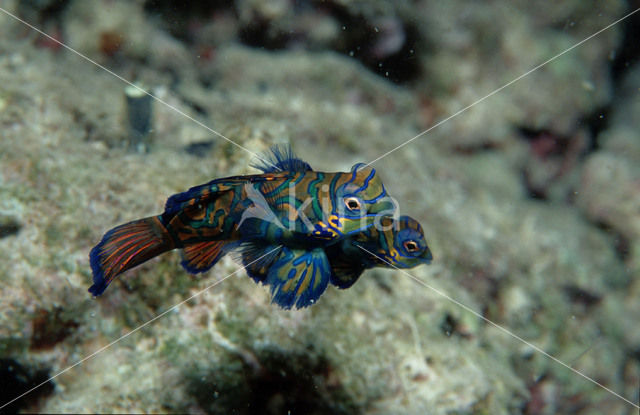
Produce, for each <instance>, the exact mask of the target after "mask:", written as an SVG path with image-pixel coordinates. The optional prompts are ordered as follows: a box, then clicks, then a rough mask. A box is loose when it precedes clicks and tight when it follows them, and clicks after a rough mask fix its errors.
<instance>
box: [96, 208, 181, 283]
mask: <svg viewBox="0 0 640 415" xmlns="http://www.w3.org/2000/svg"><path fill="white" fill-rule="evenodd" d="M174 248H175V243H174V242H173V240H172V238H171V236H170V235H169V232H168V231H167V229H166V228H165V227H164V225H163V224H162V221H161V219H160V217H158V216H152V217H149V218H144V219H139V220H135V221H133V222H129V223H125V224H124V225H120V226H117V227H115V228H113V229H111V230H110V231H109V232H107V233H106V234H105V235H104V236H103V237H102V240H101V241H100V243H99V244H98V245H96V246H95V247H94V248H93V249H92V250H91V253H90V254H89V261H90V262H91V270H92V271H93V285H92V286H91V288H89V292H90V293H91V294H93V295H94V296H98V295H100V294H102V292H103V291H104V290H105V289H106V288H107V286H108V285H109V284H110V283H111V281H113V280H114V279H115V278H116V277H117V276H118V275H120V274H122V273H123V272H125V271H126V270H128V269H131V268H133V267H135V266H136V265H140V264H142V263H143V262H145V261H148V260H149V259H151V258H153V257H155V256H158V255H160V254H162V253H164V252H167V251H170V250H172V249H174Z"/></svg>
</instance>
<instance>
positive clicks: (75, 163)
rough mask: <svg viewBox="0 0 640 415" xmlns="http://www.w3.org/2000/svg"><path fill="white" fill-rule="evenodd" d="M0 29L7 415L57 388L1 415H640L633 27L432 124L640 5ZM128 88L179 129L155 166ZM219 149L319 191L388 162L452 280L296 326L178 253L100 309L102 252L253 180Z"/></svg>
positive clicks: (0, 333)
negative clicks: (306, 176) (284, 170)
mask: <svg viewBox="0 0 640 415" xmlns="http://www.w3.org/2000/svg"><path fill="white" fill-rule="evenodd" d="M0 7H1V8H2V12H0V405H4V404H5V403H6V402H9V401H10V400H12V399H14V398H15V397H17V396H18V395H20V394H21V393H22V392H24V391H26V390H28V389H30V388H32V387H33V386H36V385H38V384H39V383H41V382H43V381H44V380H46V379H47V378H48V377H50V376H56V377H55V379H53V380H52V381H51V382H50V383H47V384H45V385H43V386H42V387H40V388H38V389H36V390H34V391H32V392H30V393H29V394H27V395H25V396H23V397H22V398H20V399H19V400H17V401H14V402H12V403H11V404H10V405H9V406H4V407H3V408H2V410H1V411H3V412H4V411H7V412H14V411H24V412H56V413H65V412H73V413H78V412H80V413H92V412H107V413H113V412H118V413H138V412H154V413H165V412H166V413H176V412H177V413H183V412H189V413H215V414H325V413H331V414H556V413H562V414H568V413H571V414H602V413H607V414H632V413H637V408H635V407H634V406H633V405H634V403H635V405H637V404H638V401H639V396H638V393H639V388H640V386H639V385H640V327H638V321H639V320H640V302H639V299H640V63H639V62H640V61H639V60H638V57H639V56H640V51H639V50H638V46H637V42H635V41H634V39H635V40H637V37H638V36H639V34H640V29H639V28H638V27H639V26H638V24H639V22H640V19H639V18H638V16H640V13H638V15H634V16H632V17H630V18H628V19H626V20H624V21H623V22H621V23H619V24H616V25H614V26H612V27H610V28H609V29H607V30H606V31H604V32H602V33H600V34H598V35H597V36H595V37H593V38H592V39H590V40H589V41H587V42H585V43H583V44H581V45H579V46H578V47H576V48H574V49H573V50H571V51H569V52H567V53H565V54H563V55H562V56H559V57H557V58H556V59H554V60H553V61H552V62H550V63H548V64H546V65H544V66H542V67H540V68H539V69H537V70H535V71H533V72H532V73H530V74H528V75H527V76H524V77H523V78H521V79H520V80H518V81H517V82H515V83H513V84H511V85H509V86H508V87H506V88H504V89H501V90H500V91H498V92H497V93H495V94H494V95H492V96H490V97H488V98H486V99H484V100H482V101H481V102H479V103H477V105H474V106H472V107H471V108H469V109H467V110H465V111H463V112H461V113H459V114H457V115H455V117H452V118H450V119H448V120H446V122H443V123H442V124H438V123H439V122H441V121H443V120H445V119H447V118H449V117H451V116H452V115H454V114H456V113H457V112H458V111H460V110H461V109H464V108H466V107H467V106H469V105H471V104H473V103H474V102H476V101H478V100H479V99H481V98H483V97H485V96H487V94H489V93H491V92H492V91H495V90H497V89H498V88H500V87H502V86H503V85H506V84H507V83H509V82H510V81H512V80H514V79H516V78H518V77H520V76H521V75H523V74H525V73H526V72H527V71H529V70H530V69H532V68H535V67H536V66H537V65H539V64H541V63H543V62H545V61H547V60H548V59H550V58H552V57H554V56H555V55H557V54H560V53H561V52H563V51H565V50H566V49H567V48H570V47H571V46H573V45H575V44H576V43H578V42H580V41H582V40H583V39H585V38H587V37H588V36H590V35H592V34H594V33H595V32H597V31H599V30H600V29H602V28H604V27H606V26H608V25H610V24H611V23H613V22H615V21H616V20H617V19H620V18H621V17H623V16H624V15H625V14H627V13H629V12H631V11H633V10H634V9H635V8H638V7H640V3H638V2H637V1H635V0H630V1H629V2H625V1H621V0H606V1H585V0H567V1H563V2H554V1H538V2H529V1H524V0H522V1H520V0H517V1H513V0H509V1H507V0H502V1H501V0H496V1H490V2H475V1H463V0H453V1H448V2H439V1H426V0H417V1H403V2H384V1H373V0H372V1H357V2H348V1H343V0H334V1H326V2H321V1H295V2H294V1H286V0H270V1H265V2H259V1H251V0H236V1H234V2H229V3H226V2H214V3H213V4H212V5H196V4H192V5H190V6H185V5H184V4H183V2H177V1H117V0H113V1H106V0H104V1H100V0H91V1H81V0H75V1H73V0H70V1H51V0H42V1H35V0H33V1H16V0H1V1H0ZM8 13H11V14H14V15H15V16H19V17H20V18H21V19H24V20H25V21H26V22H28V23H29V24H32V25H34V26H36V27H38V28H40V29H41V30H43V31H45V32H46V33H48V34H50V35H51V36H53V37H54V38H55V39H58V40H60V41H62V42H64V43H65V44H66V45H68V46H69V47H71V48H73V49H74V50H76V51H77V52H78V53H80V54H82V55H83V56H86V57H87V58H88V59H91V60H93V61H94V62H95V63H97V64H100V65H103V68H100V67H98V66H96V65H95V64H93V63H91V62H89V61H88V60H85V59H83V58H82V57H80V56H79V55H77V54H74V53H72V52H71V51H69V50H67V49H65V48H64V47H60V46H59V45H58V44H57V43H55V42H54V41H52V40H50V39H47V38H45V37H44V36H42V35H39V34H38V33H36V32H35V31H34V30H33V29H31V28H29V27H27V26H26V25H25V24H23V23H21V22H19V21H17V20H16V19H14V18H13V17H11V16H9V15H8ZM106 69H108V70H110V71H112V72H113V73H108V72H107V71H106ZM114 74H117V75H118V76H120V77H122V78H123V79H126V80H129V81H135V82H137V83H139V84H140V85H143V86H144V88H147V89H148V90H149V91H150V92H151V93H152V94H154V95H155V96H156V97H157V98H159V99H160V100H162V101H163V102H164V103H161V102H159V101H156V102H154V103H153V118H152V128H153V130H152V132H151V134H150V136H149V138H148V146H147V150H148V151H143V152H141V151H137V150H136V149H134V148H132V146H131V145H129V142H130V137H131V131H130V130H129V127H128V124H127V121H126V120H127V118H126V106H125V98H124V87H125V86H126V84H125V83H124V82H123V80H121V79H118V78H117V77H115V76H114ZM203 125H204V126H207V127H209V128H210V129H212V130H213V131H215V132H216V133H219V134H220V135H224V136H225V137H227V138H229V139H230V140H232V141H233V142H235V143H237V144H239V145H241V146H243V147H245V148H246V149H248V150H250V151H251V152H254V153H259V154H260V153H263V152H264V151H265V150H267V149H268V148H269V146H271V145H273V144H274V143H290V144H291V145H292V146H293V148H294V150H295V152H296V153H297V154H298V155H299V156H300V157H302V158H304V159H305V160H307V161H308V162H309V163H310V164H311V165H312V166H313V167H314V168H316V169H318V170H322V171H348V169H349V168H350V167H351V166H352V165H353V164H354V163H356V162H370V161H373V160H376V161H375V163H374V164H373V166H374V167H375V168H376V169H377V171H378V173H379V174H380V175H381V177H382V178H383V180H384V183H385V185H386V187H387V189H388V191H389V193H390V194H392V195H393V196H394V197H395V198H396V199H397V200H398V201H399V203H400V209H401V213H403V214H409V215H411V216H413V217H415V218H417V219H418V220H420V222H421V223H422V226H423V227H424V229H425V232H426V235H427V240H428V243H429V246H430V247H431V250H432V251H433V255H434V261H433V263H432V265H430V266H421V267H418V268H415V269H412V270H409V271H408V274H409V275H410V276H409V275H407V274H404V273H402V272H399V271H393V270H382V269H376V270H371V271H367V272H366V273H365V274H364V275H363V276H362V278H361V279H360V281H358V283H356V284H355V285H354V286H353V287H352V288H349V289H348V290H337V289H335V288H333V287H330V288H329V289H328V290H327V292H326V293H325V294H324V295H323V296H322V297H321V298H320V300H319V301H318V303H317V304H315V305H314V306H312V307H310V308H308V309H304V310H293V311H286V310H281V309H279V308H278V307H276V306H275V305H272V304H270V295H269V292H268V290H267V289H266V288H265V287H263V286H259V285H257V284H255V283H253V282H252V281H251V280H250V279H249V278H248V277H247V276H246V274H245V273H244V271H242V270H240V267H239V266H238V265H237V264H235V263H234V262H233V261H232V260H231V259H230V258H225V259H224V260H223V261H222V262H221V263H220V264H218V265H216V267H215V268H214V269H212V270H211V271H210V272H208V273H206V274H204V275H203V276H199V277H193V276H190V275H189V274H187V273H186V272H185V271H184V270H183V269H182V268H181V267H180V265H179V263H180V258H179V255H178V253H176V252H172V253H169V254H166V255H163V256H161V257H159V258H157V259H154V260H151V261H149V262H148V263H146V264H144V265H142V266H139V267H138V268H136V269H134V270H132V271H130V272H128V273H127V274H125V275H123V276H122V277H121V278H119V279H118V280H117V281H116V282H114V283H113V284H112V285H111V286H110V287H109V288H108V289H107V291H106V292H105V294H104V295H102V296H101V297H99V298H96V299H94V298H91V296H90V295H89V293H87V288H88V287H89V285H90V284H91V271H90V267H89V261H88V253H89V250H90V249H91V247H92V246H94V245H95V244H96V243H97V242H98V241H99V240H100V238H101V236H102V235H103V233H104V232H105V231H107V230H108V229H110V228H111V227H113V226H115V225H118V224H120V223H123V222H126V221H129V220H133V219H137V218H140V217H144V216H149V215H153V214H158V213H160V212H161V211H162V208H163V204H164V202H165V200H166V198H167V197H168V196H170V195H171V194H174V193H177V192H180V191H183V190H186V189H187V188H189V187H191V186H193V185H196V184H200V183H204V182H207V181H209V180H211V179H213V178H217V177H224V176H231V175H237V174H248V173H252V172H255V170H253V169H252V168H251V167H249V164H250V162H251V161H252V160H253V159H254V157H253V156H252V155H251V154H249V153H248V152H246V151H244V150H242V149H241V148H239V147H238V146H236V145H234V144H232V143H230V142H228V141H225V140H224V139H223V138H221V137H219V136H218V135H217V134H216V133H214V132H212V131H211V130H210V129H207V128H204V127H203ZM435 125H437V127H436V128H433V129H431V128H432V127H433V126H435ZM428 129H429V131H428V132H426V133H424V134H423V135H421V136H420V137H417V138H415V139H414V140H413V141H411V142H410V143H408V144H407V145H406V146H404V147H402V148H399V149H397V150H395V151H392V152H391V153H390V154H388V155H386V156H384V157H383V158H381V159H379V160H377V159H378V158H379V157H380V156H382V155H384V154H386V153H387V152H389V151H391V150H393V149H394V148H395V147H396V146H399V145H401V144H402V143H405V142H406V141H407V140H409V139H412V138H414V137H416V136H418V134H420V133H422V132H424V131H425V130H428ZM234 272H235V274H234V275H233V276H232V277H230V278H228V279H226V280H224V281H222V282H221V283H220V284H218V285H215V286H214V287H211V288H209V289H207V290H206V291H205V292H204V293H202V294H200V295H199V296H197V297H195V298H193V299H191V300H189V301H188V302H186V303H184V304H183V305H181V306H179V307H177V308H175V309H173V310H171V311H170V312H168V313H166V314H164V315H162V316H161V317H160V318H157V319H156V320H154V321H152V322H151V323H149V324H147V325H145V326H144V327H143V328H141V329H138V328H139V327H140V326H141V325H143V324H145V323H147V322H148V321H149V320H150V319H152V318H154V317H156V316H158V315H160V314H161V313H163V312H165V311H167V310H169V309H170V308H171V307H173V306H174V305H175V304H178V303H180V302H181V301H183V300H185V299H187V298H189V297H190V296H192V295H194V294H196V293H199V292H201V290H203V289H205V288H207V287H209V286H211V285H212V284H214V283H216V281H221V280H222V279H223V278H224V277H226V276H228V275H230V274H231V273H234ZM462 305H463V306H462ZM471 311H473V312H476V313H478V314H479V315H482V316H483V317H485V318H486V319H488V320H490V321H492V322H493V323H495V325H497V326H499V327H500V328H498V327H497V326H495V325H492V324H490V323H488V322H487V321H485V320H482V319H480V318H479V317H478V316H477V315H474V314H473V313H472V312H471ZM129 333H132V334H130V335H128V336H127V337H125V338H123V339H121V340H119V341H117V342H115V343H113V344H112V342H114V341H116V340H117V339H119V338H120V337H121V336H124V335H127V334H129ZM508 333H511V334H508ZM107 346H108V347H107ZM98 351H99V353H96V352H98ZM542 351H544V353H547V354H548V355H544V354H543V353H542ZM550 356H553V357H554V358H555V359H557V361H556V360H553V359H551V358H550ZM87 357H90V358H88V359H87V360H84V361H83V359H85V358H87ZM80 361H83V362H82V364H79V365H75V364H76V363H77V362H80ZM559 362H562V364H565V365H567V366H569V367H571V368H572V369H574V370H575V372H574V371H572V370H570V369H569V368H568V367H566V366H563V365H562V364H561V363H559ZM73 365H75V366H73ZM69 367H72V368H70V369H68V370H67V368H69ZM61 372H63V373H61ZM578 372H579V373H578ZM581 374H582V375H584V376H581ZM587 378H589V379H591V380H592V381H595V382H597V383H599V384H600V386H598V385H596V384H595V383H593V382H592V381H590V380H589V379H587ZM604 388H607V389H608V390H606V389H604ZM612 392H614V393H615V394H618V395H619V396H616V395H615V394H614V393H612ZM623 398H624V399H626V400H628V401H625V400H624V399H623Z"/></svg>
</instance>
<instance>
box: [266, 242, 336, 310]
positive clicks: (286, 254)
mask: <svg viewBox="0 0 640 415" xmlns="http://www.w3.org/2000/svg"><path fill="white" fill-rule="evenodd" d="M330 277H331V271H330V268H329V261H328V259H327V256H326V254H325V252H324V250H322V249H321V248H316V249H313V250H310V251H307V250H302V249H291V248H287V247H283V248H282V252H281V253H280V256H279V257H278V259H277V260H276V261H275V262H274V263H273V265H272V266H271V267H270V268H269V271H268V273H267V278H266V281H265V284H267V285H269V286H270V287H271V294H272V296H273V298H272V300H271V301H272V302H274V303H276V304H278V305H279V306H280V307H282V308H285V309H290V308H291V307H295V308H303V307H308V306H310V305H312V304H314V303H315V302H316V301H317V300H318V298H319V297H320V296H321V295H322V293H323V292H324V291H325V290H326V289H327V285H328V284H329V279H330Z"/></svg>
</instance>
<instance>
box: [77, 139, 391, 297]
mask: <svg viewBox="0 0 640 415" xmlns="http://www.w3.org/2000/svg"><path fill="white" fill-rule="evenodd" d="M256 167H257V168H259V169H261V170H262V171H263V173H262V174H254V175H246V176H233V177H227V178H222V179H215V180H212V181H211V182H209V183H206V184H203V185H199V186H195V187H192V188H191V189H189V190H187V191H186V192H183V193H178V194H176V195H173V196H171V197H170V198H169V199H168V200H167V203H166V205H165V210H164V212H163V213H162V214H160V215H157V216H151V217H147V218H143V219H138V220H135V221H132V222H129V223H125V224H123V225H120V226H117V227H115V228H113V229H111V230H110V231H108V232H107V233H105V235H104V236H103V237H102V240H101V241H100V243H98V244H97V245H96V246H95V247H94V248H93V249H92V250H91V252H90V254H89V259H90V263H91V269H92V271H93V285H92V286H91V287H90V288H89V292H90V293H92V294H93V295H95V296H98V295H100V294H102V293H103V292H104V290H105V289H106V287H107V286H108V285H109V283H111V281H113V279H114V278H116V277H117V276H118V275H120V274H122V273H123V272H125V271H127V270H128V269H131V268H133V267H135V266H137V265H139V264H142V263H143V262H145V261H148V260H149V259H151V258H153V257H155V256H158V255H160V254H162V253H164V252H167V251H171V250H173V249H181V250H182V256H183V260H182V266H183V267H184V268H185V269H186V270H187V271H189V272H191V273H200V272H205V271H207V270H209V269H210V268H211V267H213V266H214V265H215V264H216V262H217V261H218V260H219V259H220V258H222V257H223V256H224V255H225V254H227V253H228V252H230V251H231V250H233V249H235V248H238V247H239V246H240V245H241V244H243V243H244V244H245V246H248V245H251V244H254V245H255V246H280V245H281V246H285V247H288V248H292V249H294V250H295V255H292V256H291V257H290V258H288V260H287V263H286V264H281V269H284V268H287V267H290V269H289V270H288V272H287V277H288V278H289V279H291V280H292V282H290V285H291V284H293V285H296V286H298V284H299V283H300V282H301V281H302V282H304V284H305V286H306V287H308V288H307V289H308V290H309V292H308V298H309V299H315V298H317V297H318V296H319V295H320V294H321V293H322V292H323V291H324V289H325V288H326V286H327V284H328V282H329V278H330V275H331V274H330V272H329V271H328V270H329V260H328V258H327V257H326V254H325V253H324V251H323V250H322V249H321V248H322V247H325V246H327V245H329V244H331V243H335V242H337V241H339V240H340V239H342V238H344V237H346V236H348V235H352V234H356V233H358V232H361V231H363V230H366V229H367V228H369V227H370V226H372V225H373V223H374V221H375V218H376V217H377V216H380V215H382V216H385V215H392V214H393V213H394V211H395V208H396V206H395V204H394V203H393V201H392V200H391V198H390V197H389V196H388V195H387V192H386V190H385V188H384V185H383V184H382V181H381V180H380V177H379V176H378V175H377V174H376V171H375V169H373V168H372V167H370V166H366V165H364V164H362V163H360V164H356V165H354V166H353V167H352V169H351V171H350V172H348V173H340V172H339V173H324V172H318V171H314V170H312V169H311V167H310V166H309V164H307V163H306V162H304V161H302V160H300V159H298V158H296V157H295V156H294V155H293V154H292V152H291V149H290V148H280V147H274V148H272V149H271V155H270V156H268V157H267V160H266V161H263V164H260V165H257V166H256ZM262 252H263V253H262V254H263V255H267V256H268V254H269V252H268V251H262ZM257 258H259V257H257ZM287 264H288V265H287ZM305 298H307V296H305ZM312 302H313V301H311V302H309V301H308V300H305V301H303V302H301V303H299V304H298V306H306V305H309V304H311V303H312ZM280 305H282V306H286V304H280Z"/></svg>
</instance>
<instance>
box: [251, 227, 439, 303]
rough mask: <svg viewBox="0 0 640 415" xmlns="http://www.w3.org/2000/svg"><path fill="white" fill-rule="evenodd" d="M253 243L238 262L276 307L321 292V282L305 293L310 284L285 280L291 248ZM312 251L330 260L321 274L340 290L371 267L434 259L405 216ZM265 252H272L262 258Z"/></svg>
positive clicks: (418, 230) (420, 232) (407, 265)
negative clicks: (265, 289)
mask: <svg viewBox="0 0 640 415" xmlns="http://www.w3.org/2000/svg"><path fill="white" fill-rule="evenodd" d="M255 245H256V244H253V245H252V246H250V247H248V248H244V250H243V251H242V255H241V257H240V259H241V261H242V263H243V265H245V267H246V270H247V274H248V275H249V276H250V277H251V278H252V279H253V280H254V281H256V282H261V283H263V284H265V285H268V286H270V287H271V294H272V301H273V302H275V303H277V304H278V305H280V306H281V307H284V308H291V307H292V306H295V307H296V308H299V307H306V306H308V305H311V304H313V303H314V302H315V301H316V300H317V299H318V297H320V295H321V294H322V292H323V291H324V289H326V287H327V285H326V284H325V285H324V286H323V288H322V290H309V289H308V288H309V287H308V283H309V280H305V279H301V278H299V279H294V278H291V277H290V274H292V273H294V272H295V267H292V266H291V265H292V264H291V258H294V257H296V249H294V248H289V247H285V246H276V247H271V246H263V247H261V249H256V246H255ZM315 249H317V250H322V251H323V252H324V254H325V255H326V256H327V258H328V259H329V269H328V270H324V271H325V272H329V273H330V275H331V276H330V278H329V282H330V283H331V284H332V285H335V286H336V287H338V288H342V289H344V288H349V287H351V286H352V285H353V284H354V283H355V282H356V281H357V280H358V278H359V277H360V275H361V274H362V273H363V272H364V271H365V270H367V269H370V268H373V267H384V268H403V269H406V268H413V267H416V266H418V265H422V264H430V263H431V260H432V259H433V256H432V255H431V250H430V249H429V247H428V245H427V241H426V240H425V237H424V232H423V230H422V226H420V223H419V222H418V221H417V220H415V219H413V218H411V217H409V216H401V217H400V218H398V219H397V220H396V219H393V218H392V217H388V216H384V217H381V218H380V220H379V222H378V223H376V224H375V225H374V226H371V227H369V228H368V229H366V230H363V231H361V232H358V233H355V234H352V235H349V236H347V237H345V238H343V239H341V240H340V241H338V242H336V243H333V244H330V245H328V246H326V247H324V248H315ZM267 250H275V252H274V253H270V254H269V255H266V256H264V255H263V252H265V251H267ZM293 265H294V266H295V265H298V266H300V265H301V264H296V263H293ZM292 269H293V270H294V271H292Z"/></svg>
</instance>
